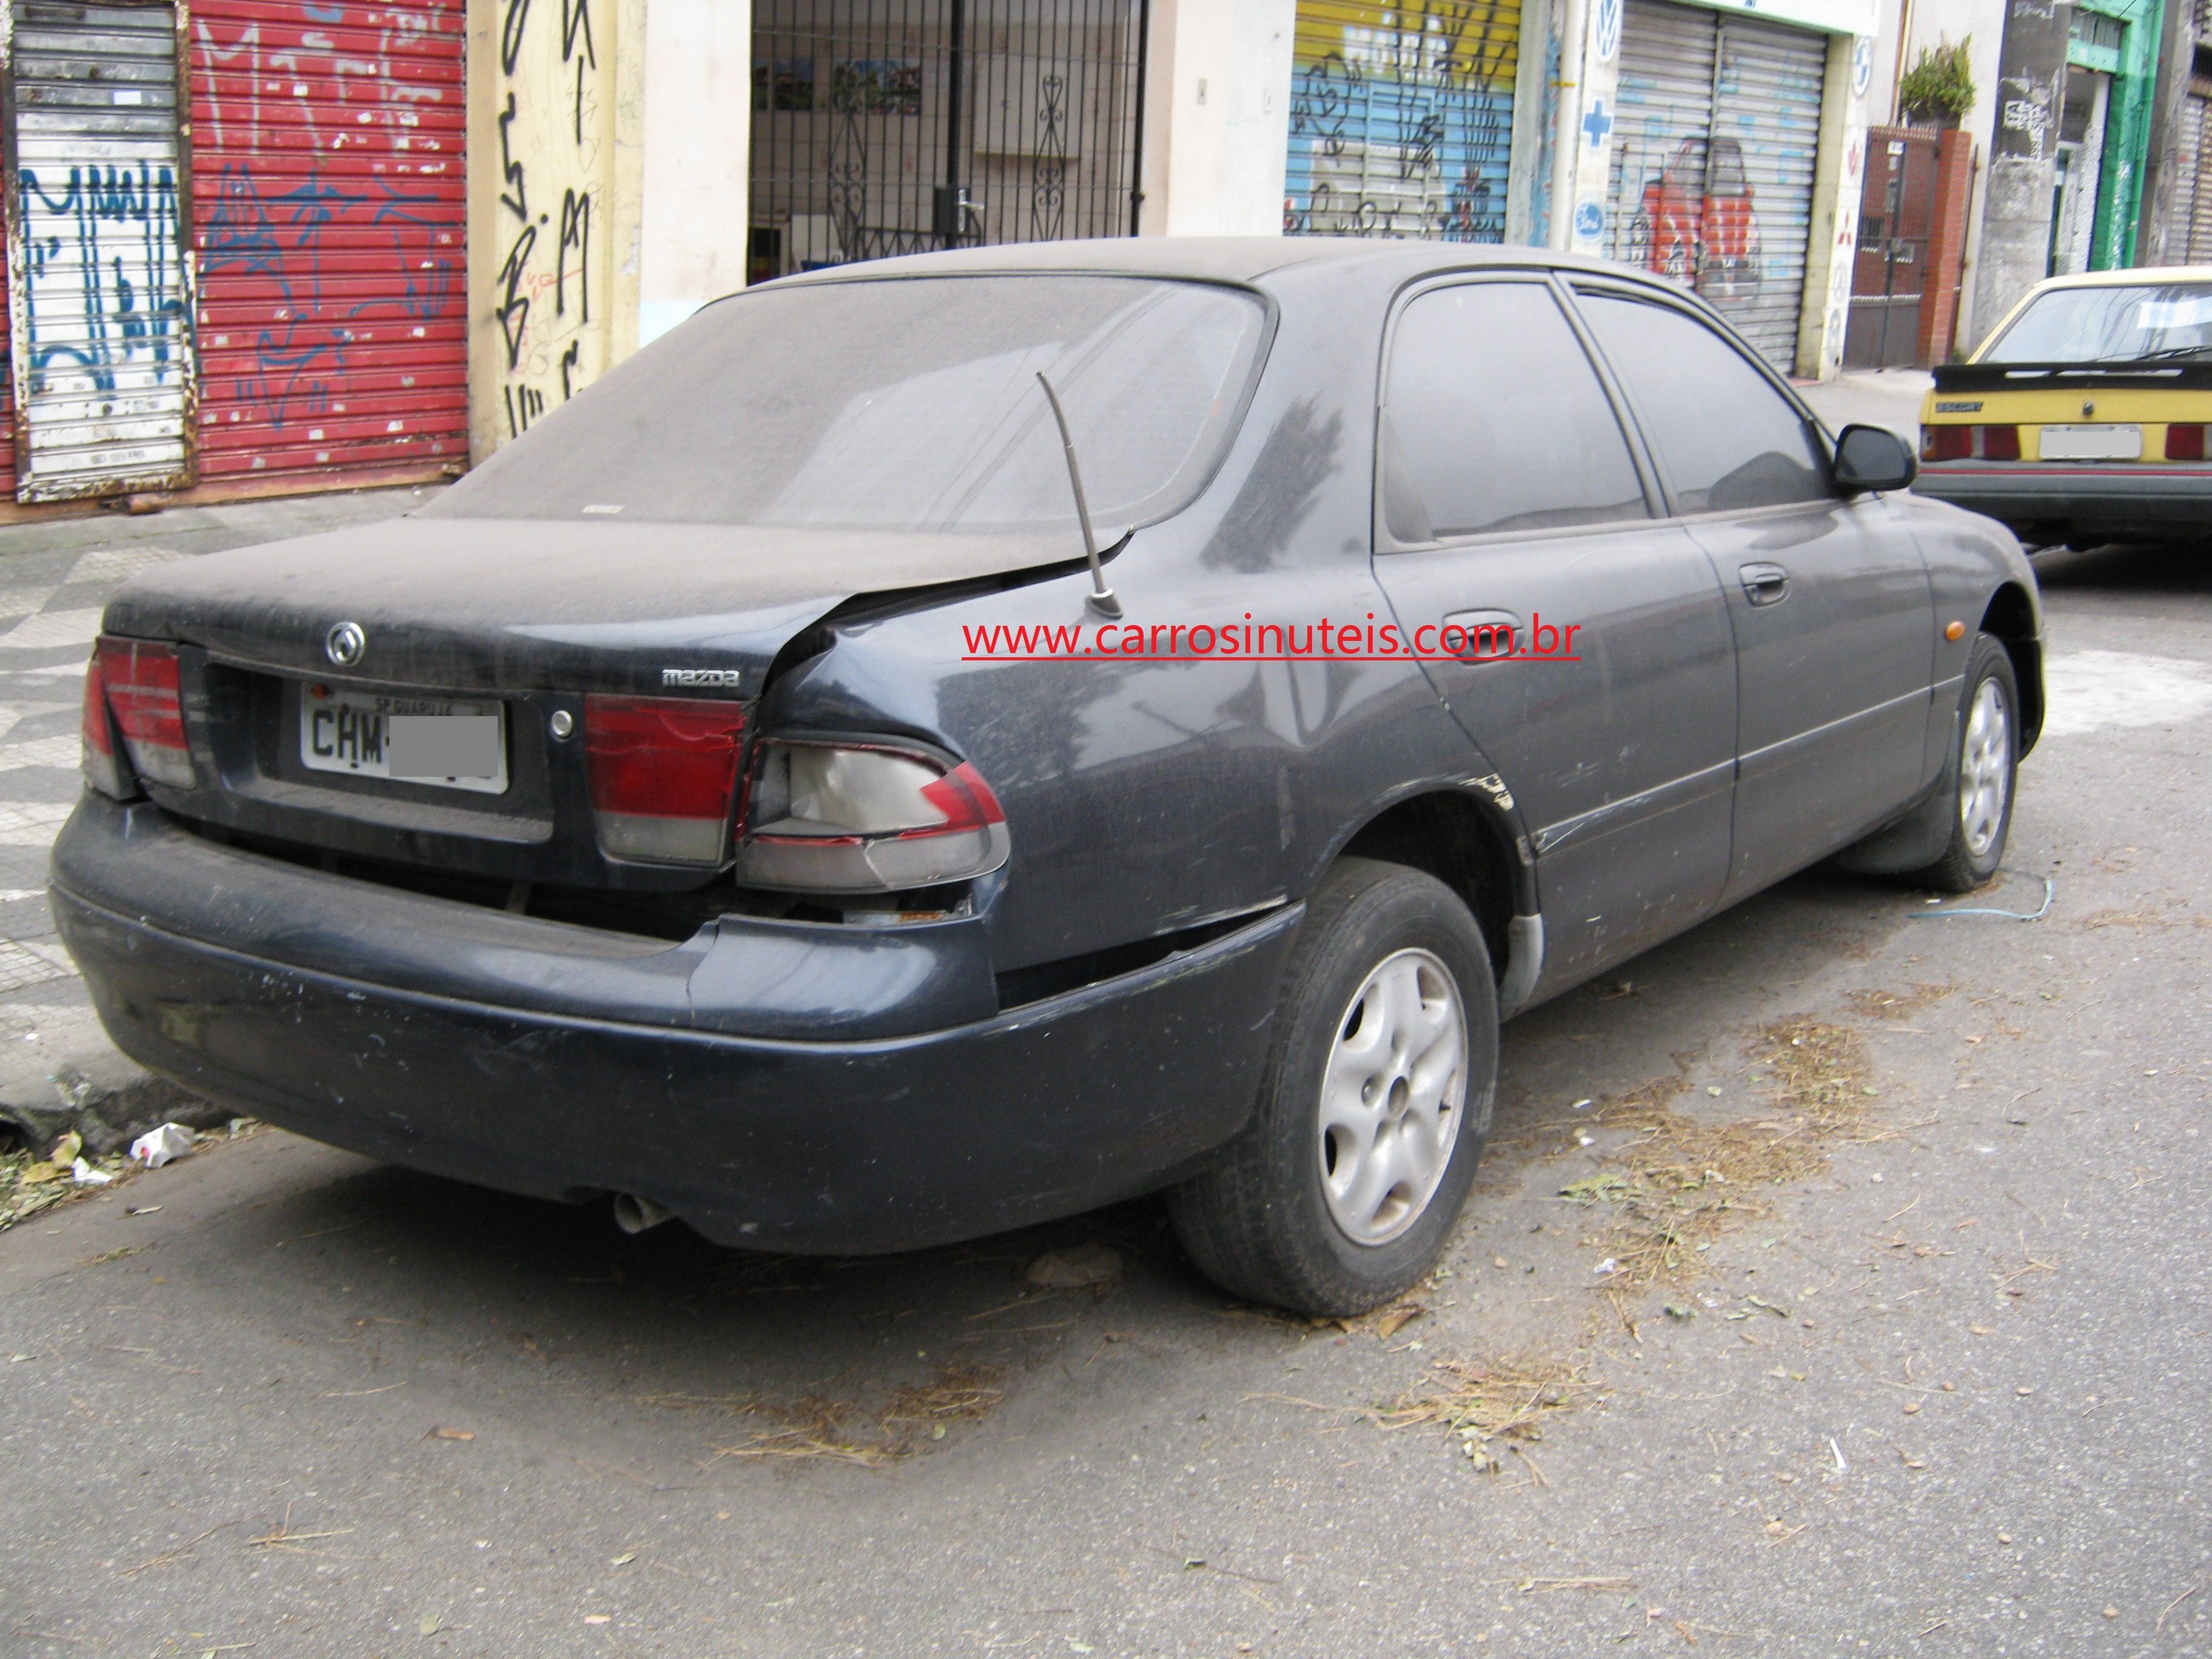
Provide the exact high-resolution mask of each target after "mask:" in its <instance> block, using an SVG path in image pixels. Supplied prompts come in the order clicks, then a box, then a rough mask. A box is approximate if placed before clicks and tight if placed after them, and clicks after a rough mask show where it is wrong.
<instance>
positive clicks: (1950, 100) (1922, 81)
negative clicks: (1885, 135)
mask: <svg viewBox="0 0 2212 1659" xmlns="http://www.w3.org/2000/svg"><path fill="white" fill-rule="evenodd" d="M1972 39H1973V37H1972V35H1969V36H1967V37H1966V40H1961V41H1960V42H1959V43H1958V44H1957V45H1956V46H1953V45H1951V44H1950V43H1949V42H1948V41H1946V42H1944V43H1942V44H1940V45H1937V46H1923V47H1922V48H1921V49H1920V61H1919V62H1917V64H1913V66H1912V67H1911V69H1909V70H1906V71H1905V77H1904V79H1902V80H1900V81H1899V82H1898V83H1897V106H1898V108H1899V110H1900V111H1902V112H1904V115H1905V119H1906V120H1908V121H1910V122H1911V123H1913V124H1914V125H1917V126H1936V127H1955V126H1957V125H1959V118H1960V116H1962V115H1964V114H1965V113H1966V112H1967V111H1968V110H1970V109H1972V107H1973V106H1974V76H1973V71H1972V69H1971V68H1970V67H1969V66H1968V64H1967V62H1966V47H1967V45H1968V43H1969V42H1971V41H1972Z"/></svg>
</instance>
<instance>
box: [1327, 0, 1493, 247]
mask: <svg viewBox="0 0 2212 1659" xmlns="http://www.w3.org/2000/svg"><path fill="white" fill-rule="evenodd" d="M1520 37H1521V6H1520V0H1420V3H1417V4H1410V5H1376V4H1370V3H1362V0H1298V7H1297V27H1296V33H1295V34H1294V36H1293V42H1292V50H1291V148H1290V156H1289V162H1288V166H1287V167H1286V169H1285V181H1284V197H1285V199H1284V204H1283V229H1284V231H1285V234H1291V235H1319V236H1407V237H1425V238H1429V239H1432V240H1443V241H1455V242H1500V241H1503V240H1505V172H1506V162H1507V157H1508V152H1509V151H1510V148H1511V143H1512V137H1513V79H1514V74H1515V71H1516V65H1517V64H1518V61H1519V51H1520Z"/></svg>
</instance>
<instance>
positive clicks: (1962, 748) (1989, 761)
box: [1911, 634, 2020, 893]
mask: <svg viewBox="0 0 2212 1659" xmlns="http://www.w3.org/2000/svg"><path fill="white" fill-rule="evenodd" d="M1958 768H1959V770H1958V778H1959V787H1958V790H1957V792H1956V794H1955V796H1954V805H1953V811H1952V813H1951V841H1950V844H1949V845H1948V847H1946V848H1944V849H1943V856H1942V858H1940V859H1938V860H1936V862H1935V863H1933V864H1931V865H1929V866H1927V867H1926V868H1924V869H1922V870H1916V871H1914V872H1912V875H1911V879H1912V880H1913V881H1915V882H1917V883H1918V884H1920V885H1922V886H1923V887H1928V888H1932V889H1934V890H1936V891H1938V892H1943V893H1971V892H1972V891H1973V890H1975V889H1976V888H1978V887H1981V886H1984V885H1985V884H1987V883H1988V881H1989V880H1990V878H1991V877H1992V876H1994V875H1996V872H1997V866H1999V865H2001V864H2002V863H2003V862H2004V853H2005V842H2006V839H2007V838H2008V836H2010V835H2011V833H2012V803H2013V795H2014V793H2015V785H2016V783H2017V782H2018V780H2019V770H2020V683H2019V680H2018V679H2017V678H2015V675H2014V673H2013V666H2012V657H2011V655H2010V654H2009V653H2008V652H2007V651H2006V650H2005V648H2004V646H2003V644H2002V642H2001V641H1998V640H1996V639H1994V638H1992V637H1991V636H1990V635H1987V634H1984V635H1979V636H1978V638H1976V640H1975V641H1974V654H1973V655H1972V657H1971V658H1970V659H1968V660H1967V664H1966V689H1965V690H1964V691H1963V692H1962V693H1961V695H1960V703H1959V757H1958Z"/></svg>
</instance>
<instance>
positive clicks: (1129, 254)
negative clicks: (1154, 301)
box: [777, 236, 1641, 287]
mask: <svg viewBox="0 0 2212 1659" xmlns="http://www.w3.org/2000/svg"><path fill="white" fill-rule="evenodd" d="M1330 264H1334V265H1340V266H1359V267H1364V268H1368V269H1370V270H1377V272H1378V274H1383V275H1386V276H1391V275H1395V276H1398V277H1400V278H1401V280H1402V279H1405V278H1410V277H1413V276H1419V274H1421V273H1422V272H1423V271H1426V270H1469V269H1474V268H1480V267H1481V266H1484V265H1497V266H1500V267H1510V266H1518V267H1521V268H1523V269H1526V268H1527V267H1528V266H1530V265H1538V266H1543V267H1546V268H1550V269H1558V270H1589V271H1592V272H1597V271H1605V272H1608V273H1610V274H1613V275H1615V276H1621V275H1628V276H1635V275H1639V274H1641V273H1638V272H1634V271H1629V270H1625V269H1624V268H1623V267H1622V266H1620V265H1616V264H1610V263H1608V262H1607V261H1605V260H1602V259H1591V258H1583V257H1581V256H1579V255H1575V254H1567V253H1558V252H1553V251H1552V250H1551V249H1548V248H1539V247H1508V246H1501V245H1498V244H1497V243H1480V244H1478V243H1471V242H1431V241H1414V240H1405V239H1394V238H1386V237H1379V236H1367V237H1362V236H1118V237H1096V238H1092V239H1090V240H1082V241H1062V242H1007V243H1001V244H999V245H997V246H991V247H969V248H953V249H949V250H946V251H944V252H935V253H915V254H907V255H905V256H902V257H901V258H894V259H873V260H869V261H867V262H866V263H865V264H846V265H833V266H830V267H829V268H827V269H825V270H817V271H807V272H804V273H802V274H800V275H799V276H786V277H783V278H782V279H781V281H780V282H779V283H778V284H777V286H779V287H781V286H785V285H787V284H788V285H793V286H796V285H799V284H802V283H816V282H824V281H828V282H838V281H846V282H849V281H852V280H854V278H855V277H865V278H868V279H870V280H878V279H882V278H887V277H896V276H978V275H983V274H986V273H994V272H1006V273H1021V272H1037V271H1063V270H1064V271H1085V272H1096V271H1108V272H1112V273H1115V274H1116V275H1127V276H1161V277H1170V278H1173V277H1181V278H1183V279H1185V280H1189V279H1193V278H1196V279H1200V280H1205V281H1212V282H1230V283H1259V282H1261V280H1262V279H1264V278H1265V277H1267V276H1269V275H1271V274H1272V273H1274V272H1277V271H1280V270H1285V269H1286V268H1290V267H1307V266H1314V265H1330ZM1393 267H1395V268H1396V269H1395V270H1393V269H1392V268H1393Z"/></svg>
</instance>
